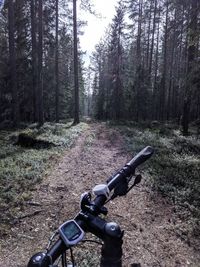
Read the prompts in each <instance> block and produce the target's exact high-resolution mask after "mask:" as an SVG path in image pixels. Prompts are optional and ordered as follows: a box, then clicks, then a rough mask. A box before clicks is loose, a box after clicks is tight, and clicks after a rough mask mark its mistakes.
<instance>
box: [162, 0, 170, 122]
mask: <svg viewBox="0 0 200 267" xmlns="http://www.w3.org/2000/svg"><path fill="white" fill-rule="evenodd" d="M168 15H169V2H168V0H167V3H166V15H165V34H164V43H163V50H164V52H163V57H164V58H163V71H162V78H161V88H160V119H161V120H164V119H165V110H166V103H165V100H166V75H167V39H168V23H169V17H168Z"/></svg>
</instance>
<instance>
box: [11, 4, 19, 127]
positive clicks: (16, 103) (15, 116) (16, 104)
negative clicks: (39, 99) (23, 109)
mask: <svg viewBox="0 0 200 267" xmlns="http://www.w3.org/2000/svg"><path fill="white" fill-rule="evenodd" d="M8 22H9V25H8V27H9V57H10V84H11V91H12V119H13V126H14V127H17V126H18V125H19V120H20V119H19V100H18V91H17V72H16V51H15V37H14V32H15V31H14V27H15V22H14V4H13V0H9V1H8Z"/></svg>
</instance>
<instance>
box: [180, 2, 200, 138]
mask: <svg viewBox="0 0 200 267" xmlns="http://www.w3.org/2000/svg"><path fill="white" fill-rule="evenodd" d="M198 13H199V10H198V0H191V11H190V23H189V30H188V35H189V45H188V70H187V82H186V88H185V97H184V105H183V115H182V121H181V122H182V130H183V135H188V134H189V121H190V105H191V97H192V94H193V79H192V77H191V76H192V70H193V64H194V60H195V55H196V50H197V40H196V34H197V24H198Z"/></svg>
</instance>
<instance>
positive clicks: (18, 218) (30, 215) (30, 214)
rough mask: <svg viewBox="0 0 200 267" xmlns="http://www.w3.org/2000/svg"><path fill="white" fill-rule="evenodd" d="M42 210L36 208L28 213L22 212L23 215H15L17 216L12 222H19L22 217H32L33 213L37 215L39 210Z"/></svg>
mask: <svg viewBox="0 0 200 267" xmlns="http://www.w3.org/2000/svg"><path fill="white" fill-rule="evenodd" d="M43 211H44V210H36V211H34V212H32V213H28V214H24V215H22V216H19V217H17V218H15V219H14V224H15V223H17V222H19V221H20V220H22V219H25V218H30V217H33V216H35V215H38V214H39V213H41V212H43Z"/></svg>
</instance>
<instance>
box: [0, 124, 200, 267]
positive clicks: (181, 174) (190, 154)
mask: <svg viewBox="0 0 200 267" xmlns="http://www.w3.org/2000/svg"><path fill="white" fill-rule="evenodd" d="M34 131H35V136H37V137H38V138H39V139H43V140H48V139H49V138H50V139H51V141H53V142H55V144H57V145H59V146H57V147H56V146H55V147H51V148H39V149H38V148H37V149H33V148H30V147H26V148H22V147H20V146H15V145H13V142H14V140H15V138H14V137H13V133H12V134H11V135H7V134H6V135H5V133H3V134H4V138H5V139H4V140H3V142H4V144H5V140H7V144H6V145H5V147H4V148H3V149H2V150H1V159H0V164H1V167H2V166H3V168H1V177H3V175H5V173H6V175H7V182H6V183H7V186H8V187H10V188H9V189H5V187H4V184H3V183H4V182H5V181H4V180H3V179H0V183H1V187H0V188H1V214H2V218H3V221H2V222H3V223H2V222H1V226H0V230H1V237H2V238H1V244H0V255H1V256H0V266H2V267H3V266H9V267H16V266H17V267H25V266H26V264H27V261H28V259H29V258H30V256H32V255H33V254H34V253H36V252H38V251H41V250H42V249H44V248H45V247H46V246H47V243H48V238H49V237H50V236H51V234H52V233H53V231H55V230H56V229H57V228H58V226H59V225H60V224H61V223H63V222H64V221H65V220H67V219H71V218H73V217H74V216H75V215H76V213H77V212H78V211H79V201H80V196H81V193H83V192H85V191H88V190H91V189H92V188H93V187H94V186H95V185H96V184H98V183H102V182H104V181H105V180H106V179H107V178H108V177H109V176H110V175H111V174H113V173H115V171H116V170H117V169H119V168H121V167H122V166H123V165H124V164H125V163H126V162H127V161H128V160H129V159H130V158H131V157H132V156H133V154H135V153H136V152H138V151H139V150H140V149H142V148H143V147H144V146H146V145H151V146H153V147H154V149H155V154H154V155H153V157H152V158H151V159H150V160H149V161H148V162H147V163H145V164H144V165H143V166H142V168H139V169H140V172H141V173H142V176H143V181H142V183H141V184H140V185H139V186H138V187H136V188H135V189H133V190H132V191H130V192H129V193H128V195H127V196H126V197H120V198H118V199H116V200H114V201H112V202H111V203H110V204H109V205H108V210H109V213H108V220H111V221H115V222H117V223H119V224H120V226H121V227H122V229H123V230H125V236H124V244H123V252H124V253H123V261H124V266H128V265H130V264H131V263H133V262H140V263H141V264H142V266H167V267H170V266H171V267H175V266H176V267H178V266H180V267H185V266H194V267H196V266H199V262H200V253H199V242H200V232H199V209H198V203H199V190H200V184H199V168H200V158H199V150H200V143H199V140H196V139H193V138H195V137H187V138H185V137H183V136H182V135H180V132H179V130H178V129H177V130H176V131H175V130H172V129H170V128H169V127H166V128H165V130H164V128H163V127H162V129H159V128H146V127H144V126H143V127H141V126H140V127H138V126H137V125H133V124H131V123H130V124H128V125H127V124H122V125H115V124H112V123H90V124H86V123H81V124H80V125H78V126H73V127H70V124H45V125H44V126H43V128H41V129H39V130H36V129H34V128H33V129H30V128H29V129H25V130H23V132H26V133H29V134H30V132H31V134H33V132H34ZM37 131H38V132H37ZM36 132H37V133H36ZM67 133H68V135H67ZM17 134H18V133H17ZM42 137H43V138H42ZM67 140H68V142H67ZM194 141H195V142H194ZM180 144H181V145H180ZM12 150H14V151H12ZM11 151H12V153H10V152H11ZM34 151H35V152H34ZM30 152H31V153H30ZM33 155H34V156H33ZM22 159H23V160H22ZM11 163H12V164H11ZM19 164H21V165H19ZM39 164H40V166H39ZM16 168H17V170H16ZM27 170H28V173H29V176H27V175H25V174H27ZM15 171H16V173H15ZM16 174H17V175H16ZM31 174H32V175H31ZM12 175H13V177H12ZM13 179H17V181H18V183H17V184H16V182H15V183H13V184H12V182H13V181H12V180H13ZM91 247H92V251H93V252H92V253H91ZM74 251H75V258H76V256H77V255H78V256H77V258H76V259H77V260H78V259H79V260H80V259H81V260H82V265H81V264H80V265H78V266H98V261H99V249H98V248H97V245H96V244H95V245H94V244H92V245H83V246H79V247H78V248H77V250H74ZM84 256H85V259H84V260H83V258H84Z"/></svg>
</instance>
